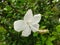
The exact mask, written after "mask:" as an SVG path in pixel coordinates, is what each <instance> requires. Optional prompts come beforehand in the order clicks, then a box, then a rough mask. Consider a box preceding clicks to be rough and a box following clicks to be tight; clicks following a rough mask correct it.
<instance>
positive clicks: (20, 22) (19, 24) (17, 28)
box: [14, 20, 24, 32]
mask: <svg viewBox="0 0 60 45" xmlns="http://www.w3.org/2000/svg"><path fill="white" fill-rule="evenodd" d="M14 29H15V31H17V32H20V31H22V30H24V21H23V20H18V21H15V22H14Z"/></svg>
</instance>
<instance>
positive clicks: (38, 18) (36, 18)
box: [34, 14, 41, 24]
mask: <svg viewBox="0 0 60 45" xmlns="http://www.w3.org/2000/svg"><path fill="white" fill-rule="evenodd" d="M40 20H41V14H37V15H34V23H35V24H37V23H39V21H40Z"/></svg>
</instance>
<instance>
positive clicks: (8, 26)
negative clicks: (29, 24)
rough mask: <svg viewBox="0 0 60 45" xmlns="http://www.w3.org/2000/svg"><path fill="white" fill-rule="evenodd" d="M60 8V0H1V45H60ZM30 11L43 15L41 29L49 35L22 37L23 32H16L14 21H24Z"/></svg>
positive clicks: (37, 34)
mask: <svg viewBox="0 0 60 45" xmlns="http://www.w3.org/2000/svg"><path fill="white" fill-rule="evenodd" d="M59 7H60V0H59V1H58V2H56V0H3V1H2V0H0V45H57V43H59V45H60V22H59V18H60V8H59ZM28 9H32V11H33V14H38V13H40V14H42V18H41V21H40V22H39V25H40V29H48V30H49V33H46V34H40V33H37V32H36V33H33V32H32V34H31V35H30V36H29V37H21V32H19V33H18V32H16V31H14V29H13V23H14V21H16V20H19V19H23V17H24V15H25V13H26V11H27V10H28ZM57 41H59V42H57Z"/></svg>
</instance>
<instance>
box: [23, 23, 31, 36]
mask: <svg viewBox="0 0 60 45" xmlns="http://www.w3.org/2000/svg"><path fill="white" fill-rule="evenodd" d="M30 34H31V29H30V28H29V26H28V25H27V24H26V25H25V29H24V30H23V31H22V36H24V37H28V36H29V35H30Z"/></svg>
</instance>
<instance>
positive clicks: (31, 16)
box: [24, 9, 34, 21]
mask: <svg viewBox="0 0 60 45" xmlns="http://www.w3.org/2000/svg"><path fill="white" fill-rule="evenodd" d="M33 18H34V17H33V14H32V10H31V9H29V10H28V11H27V13H26V14H25V16H24V20H25V21H32V20H33Z"/></svg>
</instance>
